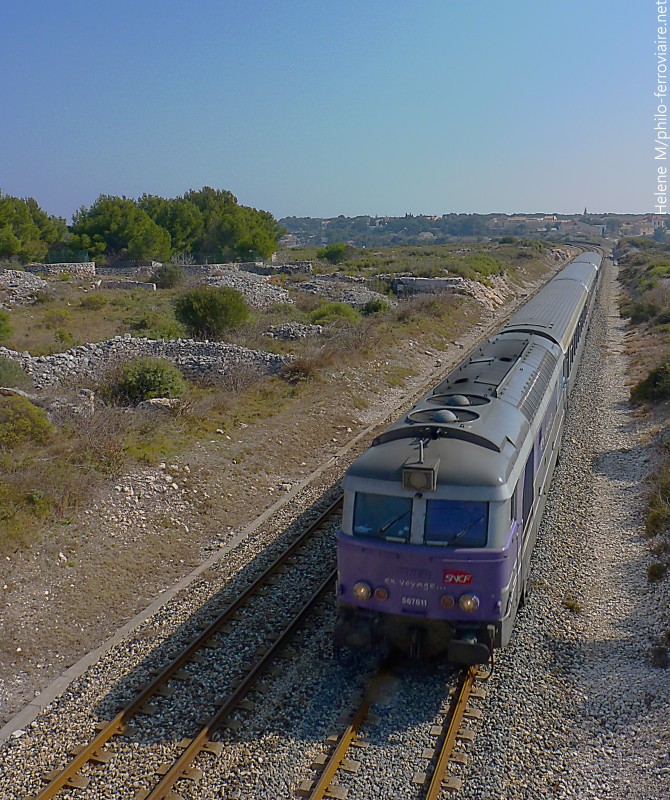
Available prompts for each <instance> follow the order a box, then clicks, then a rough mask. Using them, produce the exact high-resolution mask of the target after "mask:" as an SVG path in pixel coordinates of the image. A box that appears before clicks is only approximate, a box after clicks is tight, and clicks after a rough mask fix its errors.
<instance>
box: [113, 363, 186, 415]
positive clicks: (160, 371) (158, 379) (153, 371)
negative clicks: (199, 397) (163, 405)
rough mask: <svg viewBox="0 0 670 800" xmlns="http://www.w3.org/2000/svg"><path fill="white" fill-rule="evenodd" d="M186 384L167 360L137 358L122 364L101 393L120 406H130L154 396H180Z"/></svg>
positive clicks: (179, 373)
mask: <svg viewBox="0 0 670 800" xmlns="http://www.w3.org/2000/svg"><path fill="white" fill-rule="evenodd" d="M187 388H188V385H187V383H186V381H185V380H184V378H183V376H182V374H181V372H180V371H179V370H178V369H177V367H175V366H174V364H172V362H170V361H165V360H163V359H160V358H136V359H134V360H133V361H131V362H129V363H128V364H125V365H124V366H123V367H121V369H120V372H119V373H118V374H117V375H116V376H113V377H112V379H111V380H110V382H109V384H108V386H107V387H105V388H104V389H103V395H104V396H105V397H106V398H107V399H108V400H111V401H112V402H115V403H118V404H119V405H132V404H134V403H140V402H142V401H143V400H151V399H153V398H155V397H179V396H181V395H182V394H183V393H184V392H185V391H186V389H187Z"/></svg>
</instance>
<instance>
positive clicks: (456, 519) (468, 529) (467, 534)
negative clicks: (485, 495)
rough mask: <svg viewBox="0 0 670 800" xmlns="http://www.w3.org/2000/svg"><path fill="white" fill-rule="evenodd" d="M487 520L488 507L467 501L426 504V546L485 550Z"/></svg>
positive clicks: (441, 501) (429, 502) (437, 501)
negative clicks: (451, 546) (479, 548)
mask: <svg viewBox="0 0 670 800" xmlns="http://www.w3.org/2000/svg"><path fill="white" fill-rule="evenodd" d="M488 519H489V507H488V503H479V502H470V501H465V500H428V502H427V503H426V535H425V541H426V544H441V545H454V546H455V547H484V546H485V545H486V532H487V529H488Z"/></svg>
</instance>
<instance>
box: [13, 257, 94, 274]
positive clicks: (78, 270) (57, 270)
mask: <svg viewBox="0 0 670 800" xmlns="http://www.w3.org/2000/svg"><path fill="white" fill-rule="evenodd" d="M26 271H27V272H32V273H33V274H37V273H39V274H40V275H47V276H48V277H50V278H52V277H55V276H58V275H64V274H69V275H72V277H73V278H92V277H93V276H94V275H95V261H81V262H79V263H75V264H68V263H62V264H26Z"/></svg>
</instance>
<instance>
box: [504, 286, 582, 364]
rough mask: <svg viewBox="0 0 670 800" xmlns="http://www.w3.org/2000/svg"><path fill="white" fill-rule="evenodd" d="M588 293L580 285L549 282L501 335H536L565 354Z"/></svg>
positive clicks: (506, 326) (516, 315)
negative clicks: (515, 333)
mask: <svg viewBox="0 0 670 800" xmlns="http://www.w3.org/2000/svg"><path fill="white" fill-rule="evenodd" d="M587 296H588V292H587V290H586V288H585V286H584V284H583V283H582V282H581V281H578V280H572V279H562V280H556V279H554V280H552V281H551V282H550V283H548V284H547V285H546V286H545V287H544V288H543V289H541V290H540V291H539V292H538V293H537V294H536V295H535V297H533V298H532V299H531V300H529V301H528V303H526V305H525V306H524V307H523V308H522V309H521V310H520V311H518V312H517V313H516V314H515V315H514V316H513V317H511V319H510V320H509V321H508V322H507V324H506V325H505V326H504V327H503V329H502V331H501V333H506V332H517V333H523V332H526V333H538V334H539V335H541V336H545V337H547V338H548V339H551V340H552V341H553V342H556V344H558V345H560V346H561V349H562V350H563V352H564V353H565V352H567V350H568V347H569V346H570V340H571V339H572V334H573V333H574V330H575V326H576V325H577V321H578V320H579V315H580V314H581V313H582V309H583V307H584V304H585V303H586V298H587Z"/></svg>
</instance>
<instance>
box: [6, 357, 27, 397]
mask: <svg viewBox="0 0 670 800" xmlns="http://www.w3.org/2000/svg"><path fill="white" fill-rule="evenodd" d="M31 385H32V380H31V379H30V376H29V375H28V374H27V373H26V372H25V371H24V370H23V369H22V367H21V365H20V364H17V362H16V361H13V360H12V359H11V358H7V357H6V356H0V386H5V387H7V388H12V389H25V388H27V387H29V386H31Z"/></svg>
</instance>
